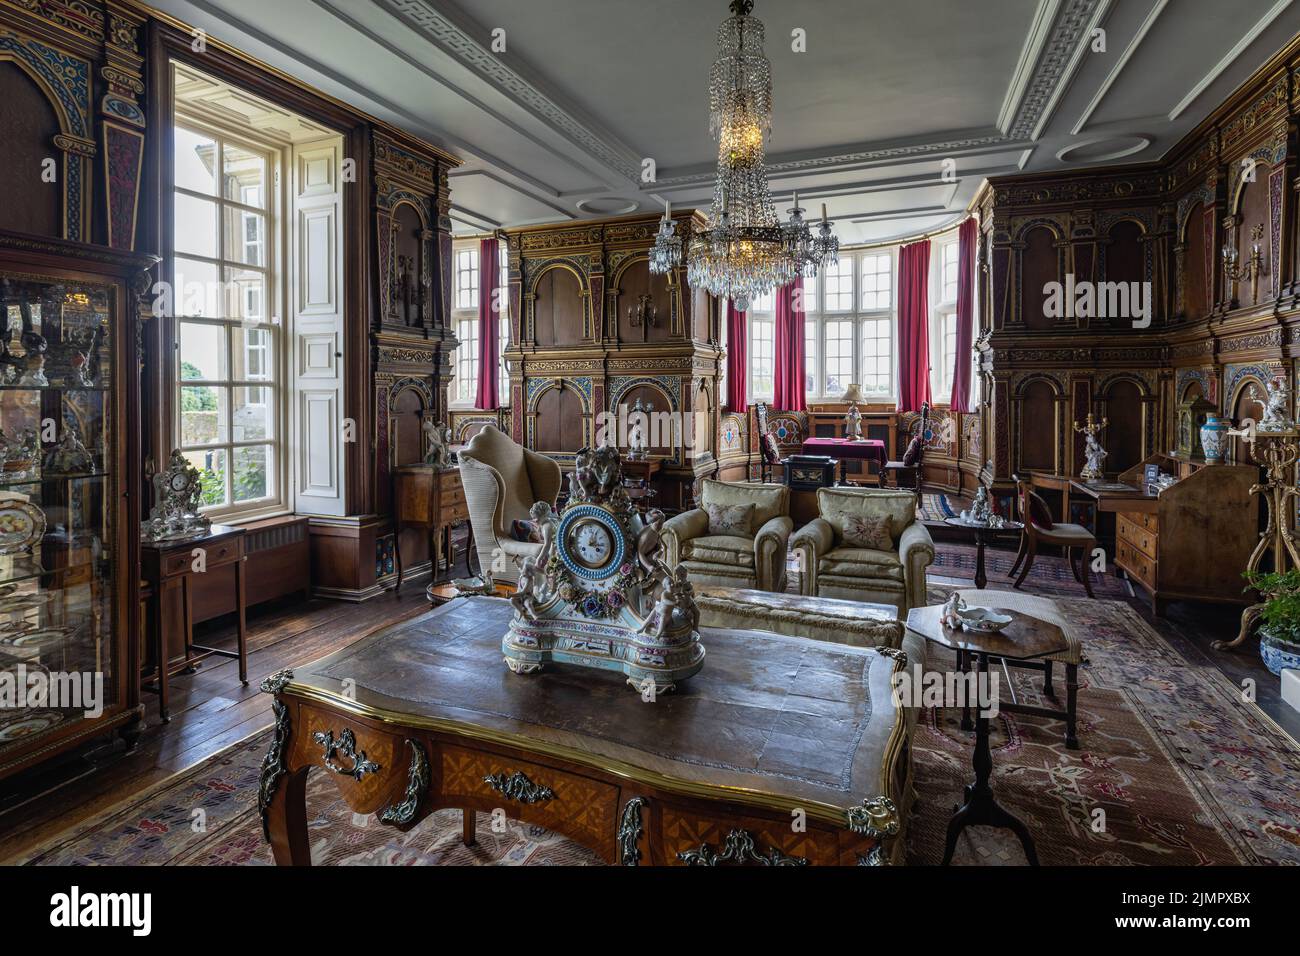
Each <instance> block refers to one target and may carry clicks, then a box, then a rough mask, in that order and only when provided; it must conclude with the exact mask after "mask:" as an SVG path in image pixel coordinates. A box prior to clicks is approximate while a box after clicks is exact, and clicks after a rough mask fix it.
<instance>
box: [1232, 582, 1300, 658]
mask: <svg viewBox="0 0 1300 956" xmlns="http://www.w3.org/2000/svg"><path fill="white" fill-rule="evenodd" d="M1242 577H1244V578H1245V579H1246V581H1247V582H1248V583H1249V584H1250V586H1251V587H1253V588H1254V589H1255V590H1257V591H1259V593H1260V594H1262V595H1263V596H1264V607H1263V610H1262V611H1260V617H1262V618H1263V619H1264V625H1265V627H1267V628H1268V630H1269V632H1270V633H1271V634H1273V636H1274V637H1280V638H1282V639H1283V640H1286V641H1292V642H1296V643H1300V568H1292V569H1291V570H1290V571H1284V572H1280V573H1279V572H1277V571H1268V572H1265V573H1261V572H1259V571H1251V572H1244V573H1243V574H1242Z"/></svg>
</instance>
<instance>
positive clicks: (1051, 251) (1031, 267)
mask: <svg viewBox="0 0 1300 956" xmlns="http://www.w3.org/2000/svg"><path fill="white" fill-rule="evenodd" d="M1024 246H1025V247H1024V251H1023V252H1022V253H1021V256H1020V262H1021V268H1020V318H1021V321H1023V322H1024V323H1025V326H1026V327H1027V328H1030V329H1052V328H1055V327H1056V324H1057V323H1056V319H1054V318H1052V317H1050V316H1048V315H1046V314H1044V310H1043V304H1044V301H1045V296H1044V294H1043V287H1044V286H1045V285H1046V284H1047V283H1049V282H1060V281H1061V279H1062V277H1061V276H1060V275H1059V271H1060V270H1059V268H1058V261H1059V258H1060V254H1059V252H1058V251H1057V248H1056V237H1055V236H1053V235H1052V231H1051V230H1050V229H1048V228H1047V227H1046V226H1038V227H1036V228H1034V229H1030V230H1029V232H1027V233H1025V236H1024Z"/></svg>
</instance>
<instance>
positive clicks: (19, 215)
mask: <svg viewBox="0 0 1300 956" xmlns="http://www.w3.org/2000/svg"><path fill="white" fill-rule="evenodd" d="M0 91H3V95H2V96H0V130H4V134H3V137H4V141H3V144H2V145H0V182H4V183H6V184H7V187H6V189H5V197H4V201H3V202H0V229H12V230H14V231H16V232H30V233H32V234H34V235H38V236H52V237H54V238H58V237H61V236H62V235H63V190H62V188H61V187H60V183H61V182H62V177H63V170H62V168H61V164H59V163H58V160H59V159H60V158H61V157H60V155H59V152H58V151H57V150H56V149H55V148H54V137H55V136H58V135H59V119H58V116H57V115H55V112H54V107H53V106H51V105H50V101H49V100H48V99H47V98H46V96H45V94H44V93H42V92H41V90H40V88H39V87H38V86H37V85H36V83H35V81H34V80H32V79H31V78H30V77H29V76H28V75H27V74H26V73H24V72H23V71H22V70H21V69H19V68H18V67H17V66H16V65H15V64H13V63H6V62H4V61H3V60H0ZM47 159H54V160H55V161H56V166H55V168H54V174H55V178H54V180H53V181H52V182H44V181H43V180H42V171H43V168H44V167H43V165H42V164H43V163H44V162H45V161H46V160H47Z"/></svg>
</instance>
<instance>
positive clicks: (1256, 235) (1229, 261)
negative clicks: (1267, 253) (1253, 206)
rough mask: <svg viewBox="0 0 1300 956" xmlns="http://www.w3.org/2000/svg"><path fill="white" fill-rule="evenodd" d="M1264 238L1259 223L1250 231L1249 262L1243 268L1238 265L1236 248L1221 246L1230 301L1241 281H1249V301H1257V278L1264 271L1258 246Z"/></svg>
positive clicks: (1234, 298)
mask: <svg viewBox="0 0 1300 956" xmlns="http://www.w3.org/2000/svg"><path fill="white" fill-rule="evenodd" d="M1263 238H1264V224H1263V223H1262V222H1261V223H1259V224H1257V225H1256V226H1255V227H1254V228H1253V229H1251V230H1250V261H1249V262H1247V263H1246V264H1245V265H1244V266H1241V265H1238V259H1239V256H1238V254H1237V247H1236V246H1235V245H1234V244H1233V243H1232V242H1231V241H1228V242H1225V243H1224V244H1223V250H1222V251H1223V274H1224V276H1226V277H1227V279H1228V281H1229V282H1231V283H1232V293H1231V295H1230V296H1229V298H1230V299H1232V300H1233V301H1236V298H1237V283H1238V282H1240V281H1242V280H1243V279H1249V280H1250V301H1251V303H1252V304H1253V303H1255V302H1258V301H1259V277H1260V275H1261V274H1262V272H1263V270H1264V254H1263V253H1262V252H1261V251H1260V248H1259V244H1260V241H1261V240H1263Z"/></svg>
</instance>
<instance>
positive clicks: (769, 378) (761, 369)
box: [748, 292, 776, 402]
mask: <svg viewBox="0 0 1300 956" xmlns="http://www.w3.org/2000/svg"><path fill="white" fill-rule="evenodd" d="M748 319H749V400H750V401H766V402H770V401H771V400H772V396H773V395H774V394H776V378H775V368H776V364H775V351H776V296H774V295H773V294H772V293H770V292H769V293H768V294H767V295H763V296H759V297H758V298H757V299H755V300H754V301H753V302H751V303H750V304H749V315H748Z"/></svg>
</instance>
